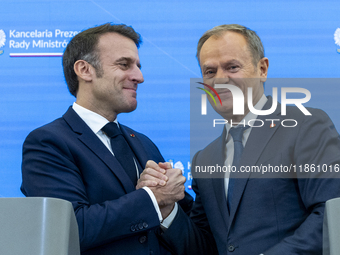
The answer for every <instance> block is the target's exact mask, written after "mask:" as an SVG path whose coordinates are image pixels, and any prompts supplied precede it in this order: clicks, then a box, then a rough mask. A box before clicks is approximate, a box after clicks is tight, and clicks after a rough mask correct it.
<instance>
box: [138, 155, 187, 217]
mask: <svg viewBox="0 0 340 255" xmlns="http://www.w3.org/2000/svg"><path fill="white" fill-rule="evenodd" d="M185 181H186V178H185V177H184V176H183V175H182V170H181V169H177V168H172V167H171V164H170V163H169V162H164V163H158V164H157V163H156V162H154V161H152V160H149V161H148V162H147V163H146V166H145V169H144V171H143V172H142V173H141V175H140V178H139V180H138V183H137V186H136V189H140V188H142V187H145V186H146V187H148V188H150V189H151V191H152V192H153V194H154V195H155V197H156V200H157V203H158V206H159V208H160V210H161V213H162V216H163V218H166V217H167V216H168V215H169V214H170V213H171V211H172V209H173V207H174V205H175V202H177V201H179V200H181V199H183V198H184V191H185V188H184V183H185Z"/></svg>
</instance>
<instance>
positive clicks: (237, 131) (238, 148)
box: [227, 126, 249, 212]
mask: <svg viewBox="0 0 340 255" xmlns="http://www.w3.org/2000/svg"><path fill="white" fill-rule="evenodd" d="M248 128H249V126H245V127H235V128H234V127H232V128H231V129H230V130H229V133H230V135H231V136H232V138H233V140H234V159H233V166H235V167H236V169H237V170H238V169H239V167H240V160H241V156H242V153H243V149H244V148H243V144H242V137H243V132H244V131H245V130H246V129H248ZM237 170H236V171H237ZM234 185H235V179H234V178H230V176H229V184H228V194H227V205H228V209H229V212H230V209H231V207H230V205H231V200H232V197H233V189H234Z"/></svg>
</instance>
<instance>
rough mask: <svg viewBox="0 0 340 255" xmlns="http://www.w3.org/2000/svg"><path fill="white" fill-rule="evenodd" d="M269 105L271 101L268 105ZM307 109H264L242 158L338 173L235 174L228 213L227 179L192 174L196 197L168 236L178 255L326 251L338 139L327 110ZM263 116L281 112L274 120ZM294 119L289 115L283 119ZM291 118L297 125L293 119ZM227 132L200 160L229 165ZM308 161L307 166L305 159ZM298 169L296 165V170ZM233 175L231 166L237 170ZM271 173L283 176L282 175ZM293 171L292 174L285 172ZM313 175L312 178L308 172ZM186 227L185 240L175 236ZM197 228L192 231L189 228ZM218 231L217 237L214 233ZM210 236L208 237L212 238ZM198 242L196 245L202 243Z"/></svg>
mask: <svg viewBox="0 0 340 255" xmlns="http://www.w3.org/2000/svg"><path fill="white" fill-rule="evenodd" d="M270 106H271V99H269V100H268V102H267V104H266V106H265V107H264V109H268V108H269V107H270ZM309 111H310V112H311V113H312V116H305V115H303V114H302V113H301V111H300V110H298V109H297V108H296V107H288V109H287V115H286V116H281V115H280V113H281V112H280V105H278V108H277V110H276V111H275V112H274V113H273V114H272V115H271V116H258V119H262V120H264V123H265V125H264V126H263V127H258V128H255V127H253V128H252V130H251V133H250V136H249V138H248V140H247V143H246V145H245V149H244V152H243V155H242V159H241V165H243V166H261V165H262V166H263V165H266V166H269V165H271V166H280V165H282V166H290V165H292V166H294V165H296V166H297V167H299V166H300V165H302V167H305V164H308V167H309V169H312V168H311V165H312V164H315V165H316V166H315V169H317V165H320V166H322V165H323V164H324V165H323V166H324V167H325V166H329V165H332V166H333V173H330V168H328V173H326V174H321V173H318V171H315V172H314V173H313V172H311V171H309V173H300V172H299V168H297V172H296V173H294V172H293V173H291V175H290V176H288V175H287V174H284V175H282V176H281V177H282V178H253V177H258V175H256V174H255V173H250V172H249V173H244V174H243V175H242V176H241V177H242V178H238V179H236V180H235V186H234V190H233V198H232V202H231V203H232V204H231V212H230V215H229V213H228V209H227V204H226V197H225V190H224V179H222V178H215V179H213V178H198V177H199V176H198V175H196V178H194V181H193V189H194V190H195V192H196V201H195V205H194V208H193V210H192V214H191V218H188V217H186V216H185V214H183V213H182V211H181V210H180V211H179V213H178V214H177V216H176V218H175V220H174V222H173V224H172V225H171V226H170V228H169V229H168V230H167V231H166V232H165V233H164V235H163V237H164V240H167V242H168V243H169V245H171V246H172V247H177V251H178V254H213V253H217V251H214V249H216V248H217V249H218V254H232V255H252V254H254V255H258V254H260V253H263V254H264V255H293V254H296V255H303V254H306V255H307V254H308V255H312V254H320V255H321V254H322V222H323V212H324V206H325V201H326V200H328V199H331V198H334V197H339V196H340V179H332V178H325V179H324V178H322V177H332V176H333V177H335V176H336V177H338V178H339V174H340V173H334V166H337V167H338V170H339V167H340V140H339V135H338V133H337V131H336V130H335V128H334V125H333V123H332V122H331V120H330V119H329V117H328V116H327V115H326V114H325V113H324V112H323V111H321V110H318V109H311V108H309ZM265 119H279V121H275V123H276V126H275V127H270V124H271V122H268V121H265ZM283 119H294V120H296V121H297V122H298V125H297V126H296V127H284V126H282V125H281V124H280V122H281V121H282V120H283ZM284 125H288V122H286V123H284ZM289 125H292V123H290V124H289ZM224 151H225V131H224V132H223V134H222V135H221V136H220V137H219V138H217V139H216V140H215V141H213V142H212V143H211V144H210V145H208V146H207V147H206V148H205V149H204V150H202V151H200V152H198V153H197V154H196V155H195V157H194V159H193V162H192V168H191V169H192V174H193V176H194V177H195V173H194V170H195V166H204V165H207V166H209V165H210V166H211V165H212V166H214V165H216V164H219V165H220V166H221V165H222V166H223V165H224ZM306 167H307V166H306ZM292 171H293V170H292ZM232 176H233V173H232ZM272 177H279V174H276V176H272ZM286 177H293V178H286ZM309 177H311V178H309ZM179 226H182V229H189V230H188V231H183V232H184V233H182V236H179V237H180V238H182V240H185V241H182V242H181V243H178V242H177V240H175V239H172V235H173V234H174V233H175V232H176V228H178V227H179ZM189 232H191V233H192V234H191V236H189V235H188V233H189ZM212 236H213V237H214V240H215V243H216V245H215V243H214V242H213V240H212V239H211V237H212ZM207 240H208V241H207ZM196 247H197V249H196Z"/></svg>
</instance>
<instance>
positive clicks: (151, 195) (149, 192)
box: [143, 186, 163, 222]
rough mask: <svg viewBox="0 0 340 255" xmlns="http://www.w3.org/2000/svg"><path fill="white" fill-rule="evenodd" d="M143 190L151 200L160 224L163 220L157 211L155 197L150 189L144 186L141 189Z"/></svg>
mask: <svg viewBox="0 0 340 255" xmlns="http://www.w3.org/2000/svg"><path fill="white" fill-rule="evenodd" d="M143 189H144V190H145V191H146V192H147V193H148V194H149V196H150V198H151V201H152V203H153V206H154V207H155V210H156V212H157V214H158V219H159V222H162V220H163V217H162V213H161V210H160V209H159V206H158V203H157V199H156V197H155V195H154V194H153V192H152V191H151V189H150V188H148V187H146V186H145V187H143Z"/></svg>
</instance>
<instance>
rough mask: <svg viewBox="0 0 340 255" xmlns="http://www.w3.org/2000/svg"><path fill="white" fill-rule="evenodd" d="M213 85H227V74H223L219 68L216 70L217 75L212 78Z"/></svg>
mask: <svg viewBox="0 0 340 255" xmlns="http://www.w3.org/2000/svg"><path fill="white" fill-rule="evenodd" d="M214 78H215V79H214V84H228V83H229V75H228V73H227V72H224V71H223V70H222V69H221V68H219V69H218V70H217V73H216V75H215V77H214Z"/></svg>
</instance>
